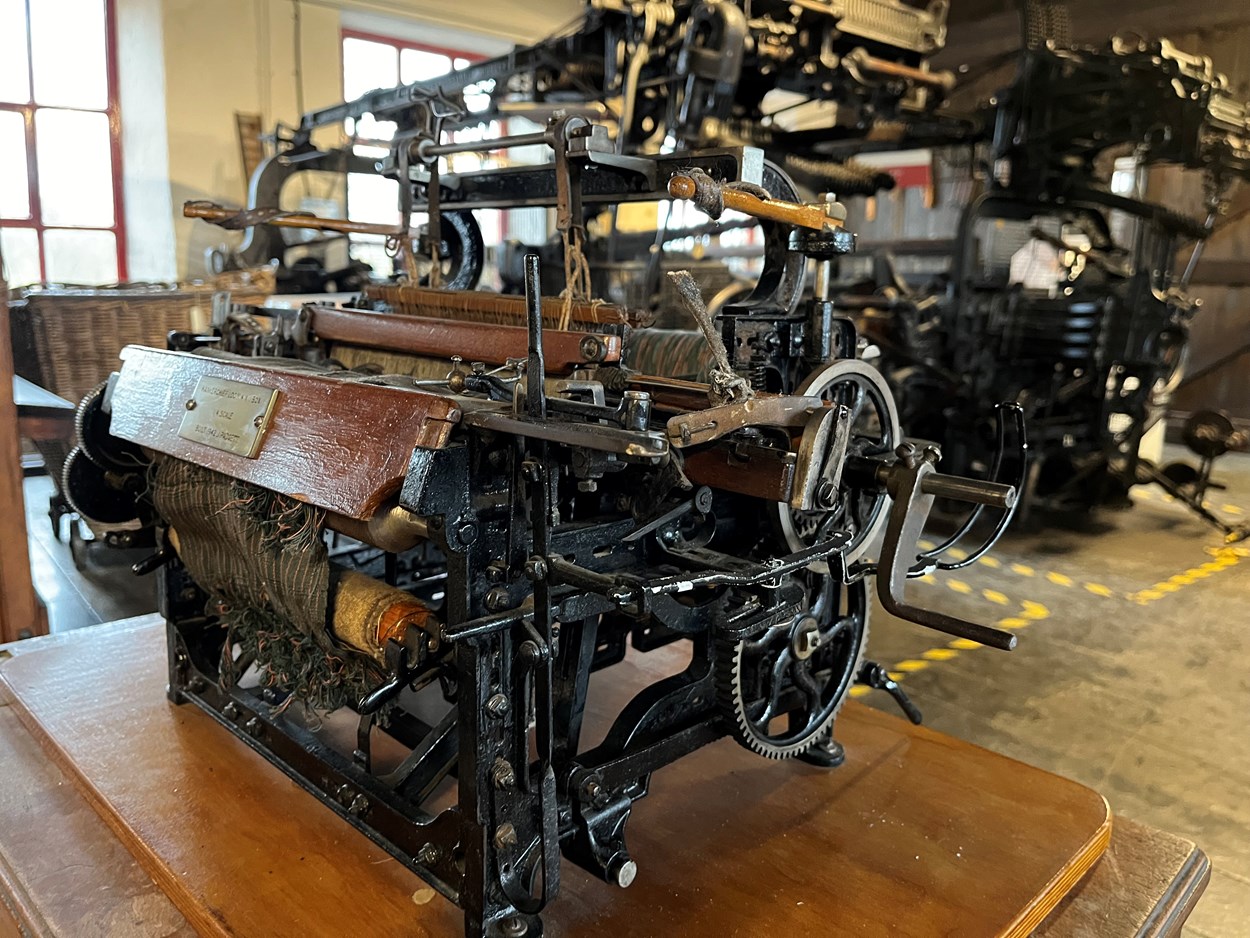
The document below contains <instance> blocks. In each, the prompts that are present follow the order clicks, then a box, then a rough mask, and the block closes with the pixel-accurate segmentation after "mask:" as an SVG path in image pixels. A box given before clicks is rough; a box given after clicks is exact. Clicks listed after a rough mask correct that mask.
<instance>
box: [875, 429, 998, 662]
mask: <svg viewBox="0 0 1250 938" xmlns="http://www.w3.org/2000/svg"><path fill="white" fill-rule="evenodd" d="M897 452H898V457H899V459H898V461H897V462H895V463H893V464H892V465H890V466H886V467H882V468H881V469H880V470H879V471H878V478H879V479H880V480H881V481H882V482H884V484H885V487H886V490H887V491H888V492H889V493H890V497H891V498H893V499H894V506H893V508H892V509H891V510H890V520H889V522H888V523H887V524H886V528H885V540H884V542H883V543H882V546H881V559H880V562H879V564H878V570H877V595H878V596H879V597H880V599H881V605H882V606H883V607H884V608H885V611H886V612H888V613H890V614H891V615H895V616H898V617H899V618H900V619H908V620H910V621H912V622H915V623H916V624H917V625H923V626H925V627H926V628H930V629H936V630H937V631H939V632H945V633H946V634H947V635H955V636H957V637H959V638H967V639H970V640H972V641H974V642H979V643H980V644H982V645H989V646H990V647H991V648H1000V649H1002V650H1003V651H1011V649H1013V648H1015V647H1016V637H1015V636H1014V635H1013V634H1011V633H1010V632H1005V631H1003V630H1002V629H995V628H991V627H990V626H987V625H978V624H977V623H975V622H969V621H967V620H966V619H960V618H959V617H958V616H952V615H947V614H946V613H944V612H937V611H936V610H933V609H921V608H920V607H919V606H912V605H910V604H908V602H907V601H906V600H905V599H904V598H903V593H904V591H905V590H906V588H907V577H908V573H909V572H910V571H911V567H912V564H913V562H914V560H915V557H916V552H917V550H918V548H917V546H916V545H917V542H918V541H919V540H920V535H921V534H922V533H923V532H924V526H925V522H926V521H927V520H928V518H929V511H930V509H932V507H933V500H934V498H935V497H936V495H938V494H941V495H943V496H945V497H952V498H960V499H962V500H964V501H975V502H985V500H987V499H988V500H989V501H988V502H985V503H987V504H991V505H993V504H999V505H1005V506H1007V507H1010V505H1012V504H1014V502H1015V498H1016V490H1015V488H1014V487H1012V486H1010V485H1001V484H998V483H994V482H976V481H974V480H971V479H960V478H958V477H955V476H945V475H942V474H940V473H938V472H936V471H935V470H934V468H933V463H934V462H936V460H937V457H938V452H937V450H936V449H935V448H933V447H930V448H928V449H926V450H925V451H924V452H917V450H916V448H915V447H914V446H912V445H911V444H907V443H904V444H903V445H901V446H900V447H899V448H898V451H897ZM956 483H957V484H956ZM1004 490H1005V491H1004Z"/></svg>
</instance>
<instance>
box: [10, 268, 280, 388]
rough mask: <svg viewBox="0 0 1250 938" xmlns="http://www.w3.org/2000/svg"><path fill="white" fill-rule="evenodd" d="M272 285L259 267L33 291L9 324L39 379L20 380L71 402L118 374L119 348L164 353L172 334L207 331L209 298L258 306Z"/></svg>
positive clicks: (266, 271) (267, 273) (270, 277)
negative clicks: (186, 279) (175, 281)
mask: <svg viewBox="0 0 1250 938" xmlns="http://www.w3.org/2000/svg"><path fill="white" fill-rule="evenodd" d="M273 284H274V274H273V270H272V268H267V267H265V268H259V269H257V270H253V271H231V272H229V273H227V274H223V275H222V276H220V277H218V278H216V279H215V280H214V281H212V282H196V283H186V284H180V285H177V286H175V285H171V284H126V285H121V286H118V287H116V288H102V289H77V288H65V287H45V288H42V289H36V290H32V291H30V292H28V293H27V294H26V296H25V304H24V305H25V310H24V314H22V313H19V315H18V316H17V317H16V319H15V323H14V326H15V329H17V330H19V331H24V332H26V336H25V338H26V340H27V342H26V343H18V342H15V345H19V346H20V345H22V344H26V345H28V347H29V348H30V349H31V350H32V351H33V353H34V357H35V362H34V364H37V365H38V374H37V375H32V374H29V373H27V374H24V376H25V377H29V378H30V379H31V380H34V381H36V382H37V383H39V384H40V385H42V386H43V387H45V388H47V389H48V390H49V391H51V392H52V393H53V394H59V395H60V396H61V397H64V398H66V399H68V400H71V401H77V400H79V399H81V398H82V397H83V396H84V395H85V394H86V393H87V392H88V391H90V390H91V389H92V388H93V387H95V386H96V385H97V384H99V383H100V382H101V381H103V380H104V379H105V378H107V377H108V376H109V374H110V373H111V372H113V371H116V370H117V363H118V359H117V356H118V354H119V353H120V352H121V350H122V349H123V348H124V347H125V346H127V345H150V346H153V347H155V348H164V347H165V342H166V336H167V335H168V334H169V333H170V332H172V331H174V330H176V329H191V330H195V331H202V330H204V329H206V328H207V327H208V324H209V322H210V320H211V315H212V304H213V294H214V293H218V292H222V291H228V292H229V293H230V294H231V301H232V302H234V303H242V304H250V305H261V304H263V303H264V302H265V300H266V299H267V298H268V297H269V295H270V294H271V293H272V292H273ZM15 312H16V311H15ZM16 338H17V337H16V336H15V339H16ZM19 370H22V371H23V372H27V371H28V370H29V369H28V368H27V369H19Z"/></svg>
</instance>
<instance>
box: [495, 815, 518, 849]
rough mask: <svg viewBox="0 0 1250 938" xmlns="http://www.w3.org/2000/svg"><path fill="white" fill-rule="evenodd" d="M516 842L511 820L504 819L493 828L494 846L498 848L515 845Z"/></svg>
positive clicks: (514, 829)
mask: <svg viewBox="0 0 1250 938" xmlns="http://www.w3.org/2000/svg"><path fill="white" fill-rule="evenodd" d="M516 842H517V836H516V828H515V827H513V826H512V822H511V821H504V822H503V823H502V824H500V825H499V826H498V827H496V828H495V846H496V847H497V848H499V849H500V850H503V849H504V848H506V847H512V846H515V845H516Z"/></svg>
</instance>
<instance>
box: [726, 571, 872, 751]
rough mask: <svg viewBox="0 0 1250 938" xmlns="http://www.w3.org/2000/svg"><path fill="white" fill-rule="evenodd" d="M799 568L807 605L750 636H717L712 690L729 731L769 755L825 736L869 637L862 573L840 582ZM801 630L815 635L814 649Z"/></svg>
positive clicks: (798, 748)
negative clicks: (788, 619)
mask: <svg viewBox="0 0 1250 938" xmlns="http://www.w3.org/2000/svg"><path fill="white" fill-rule="evenodd" d="M804 575H805V576H807V577H809V578H810V582H809V595H812V596H814V597H815V598H814V601H812V602H809V604H808V607H809V608H808V610H807V611H805V612H804V613H802V614H801V615H798V616H796V617H795V618H794V619H793V620H792V621H791V622H790V623H783V624H781V625H778V626H774V627H773V628H770V629H768V630H766V631H765V632H763V633H761V634H760V635H757V636H754V637H752V638H749V639H745V640H743V641H738V642H735V641H729V640H727V639H718V640H717V642H716V648H715V669H716V694H717V700H718V703H719V704H720V707H721V711H722V713H723V714H724V717H725V720H726V722H727V723H728V725H729V732H730V735H732V736H733V737H734V739H736V740H737V741H738V742H739V743H741V744H742V745H743V746H745V747H746V748H747V749H750V750H751V751H752V752H755V753H758V754H759V755H762V756H764V757H766V758H769V759H788V758H791V757H792V756H797V755H800V754H802V753H804V752H806V751H807V750H809V749H811V748H812V746H814V745H815V744H816V743H818V742H820V741H821V739H823V738H824V737H825V735H826V734H827V731H828V729H829V727H830V725H831V724H832V723H833V719H834V717H836V716H837V715H838V711H839V710H840V709H841V708H842V704H843V703H844V702H845V700H846V696H847V692H848V691H849V690H850V689H851V684H852V683H853V682H854V680H855V674H856V672H857V670H858V669H859V665H860V660H861V658H862V657H863V652H864V648H865V643H866V639H867V636H868V596H867V590H866V588H865V586H864V582H863V581H862V580H860V581H859V582H856V583H851V584H848V585H843V584H839V583H835V582H833V581H832V580H831V579H830V578H829V577H828V576H826V575H822V574H816V573H811V572H810V571H809V572H806V573H805V574H804ZM813 630H814V631H813ZM805 635H807V636H808V637H809V638H810V637H811V636H813V635H815V636H818V637H819V640H818V642H817V643H816V644H815V648H814V649H812V648H811V647H810V643H808V644H805V643H804V636H805Z"/></svg>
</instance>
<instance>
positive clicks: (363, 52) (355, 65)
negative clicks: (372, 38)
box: [343, 39, 399, 101]
mask: <svg viewBox="0 0 1250 938" xmlns="http://www.w3.org/2000/svg"><path fill="white" fill-rule="evenodd" d="M397 84H399V50H398V49H396V48H395V47H394V46H388V45H386V44H385V43H381V42H369V41H368V40H367V39H344V40H343V97H344V98H346V99H347V100H349V101H350V100H352V99H353V98H359V97H360V96H361V95H362V94H364V93H365V92H368V91H372V90H373V89H374V88H394V87H395V86H396V85H397Z"/></svg>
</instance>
